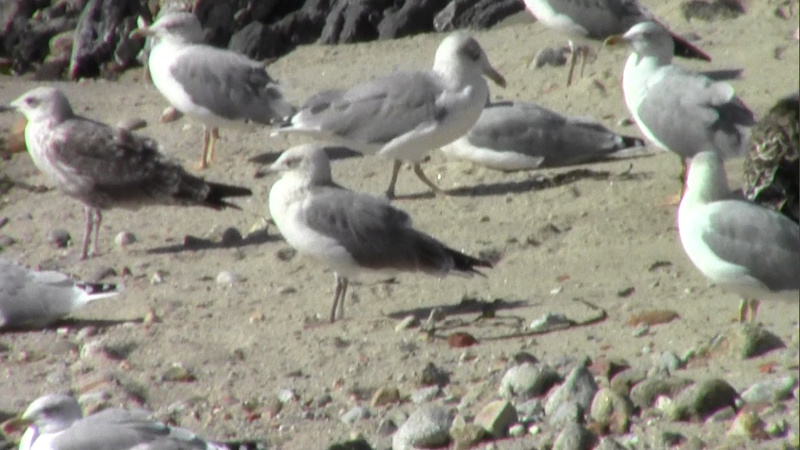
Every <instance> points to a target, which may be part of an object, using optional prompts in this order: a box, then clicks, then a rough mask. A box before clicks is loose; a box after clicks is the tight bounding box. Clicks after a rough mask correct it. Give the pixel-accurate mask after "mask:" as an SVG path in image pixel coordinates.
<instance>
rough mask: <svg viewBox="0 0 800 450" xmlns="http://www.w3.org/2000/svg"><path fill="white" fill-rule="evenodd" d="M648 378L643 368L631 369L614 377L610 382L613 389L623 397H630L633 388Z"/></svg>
mask: <svg viewBox="0 0 800 450" xmlns="http://www.w3.org/2000/svg"><path fill="white" fill-rule="evenodd" d="M646 378H647V371H646V370H645V369H644V368H642V367H630V368H627V369H623V370H621V371H620V372H619V373H617V374H616V375H614V376H613V377H612V378H611V381H610V382H609V387H611V389H613V390H615V391H617V392H619V393H620V394H622V395H628V394H630V392H631V388H632V387H633V386H635V385H636V384H638V383H641V382H642V381H643V380H644V379H646Z"/></svg>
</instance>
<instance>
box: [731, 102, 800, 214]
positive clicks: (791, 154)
mask: <svg viewBox="0 0 800 450" xmlns="http://www.w3.org/2000/svg"><path fill="white" fill-rule="evenodd" d="M744 178H745V189H744V194H745V195H746V196H747V198H748V199H750V200H752V201H754V202H756V203H758V204H760V205H762V206H766V207H768V208H770V209H773V210H775V211H779V212H781V213H782V214H783V215H785V216H786V217H788V218H790V219H792V220H794V221H795V222H797V221H798V216H800V211H798V209H800V198H798V195H800V101H798V93H797V92H795V93H794V94H792V95H789V96H787V97H784V98H782V99H780V100H779V101H778V102H777V103H776V104H775V106H773V107H772V109H770V111H769V113H767V115H766V116H765V117H764V118H762V119H761V120H760V121H759V122H758V123H757V124H756V126H755V127H753V133H752V135H751V136H750V145H749V146H748V150H747V156H746V158H745V162H744Z"/></svg>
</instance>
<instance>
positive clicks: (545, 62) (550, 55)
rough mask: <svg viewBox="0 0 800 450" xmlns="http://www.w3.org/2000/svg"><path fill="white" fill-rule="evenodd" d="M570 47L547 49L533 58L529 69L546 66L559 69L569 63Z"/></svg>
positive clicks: (540, 51)
mask: <svg viewBox="0 0 800 450" xmlns="http://www.w3.org/2000/svg"><path fill="white" fill-rule="evenodd" d="M568 54H569V47H557V48H554V47H545V48H543V49H541V50H539V52H538V53H536V56H534V57H533V60H532V61H531V63H530V65H529V66H528V68H529V69H539V68H542V67H544V66H553V67H559V66H563V65H564V64H566V63H567V55H568Z"/></svg>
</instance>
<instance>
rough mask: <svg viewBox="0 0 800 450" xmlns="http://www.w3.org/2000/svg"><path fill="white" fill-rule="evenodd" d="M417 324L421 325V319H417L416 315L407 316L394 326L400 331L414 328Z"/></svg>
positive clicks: (395, 329)
mask: <svg viewBox="0 0 800 450" xmlns="http://www.w3.org/2000/svg"><path fill="white" fill-rule="evenodd" d="M416 326H419V319H417V317H416V316H406V317H405V318H404V319H403V320H401V321H400V322H398V323H397V325H395V326H394V331H397V332H398V333H399V332H401V331H403V330H407V329H409V328H413V327H416Z"/></svg>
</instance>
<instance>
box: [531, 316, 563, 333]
mask: <svg viewBox="0 0 800 450" xmlns="http://www.w3.org/2000/svg"><path fill="white" fill-rule="evenodd" d="M569 325H570V321H569V319H567V316H565V315H564V314H562V313H545V314H544V315H543V316H542V317H539V318H538V319H533V321H532V322H531V325H530V327H529V328H530V330H531V331H536V332H539V333H544V332H547V331H552V330H560V329H562V328H566V327H568V326H569Z"/></svg>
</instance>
